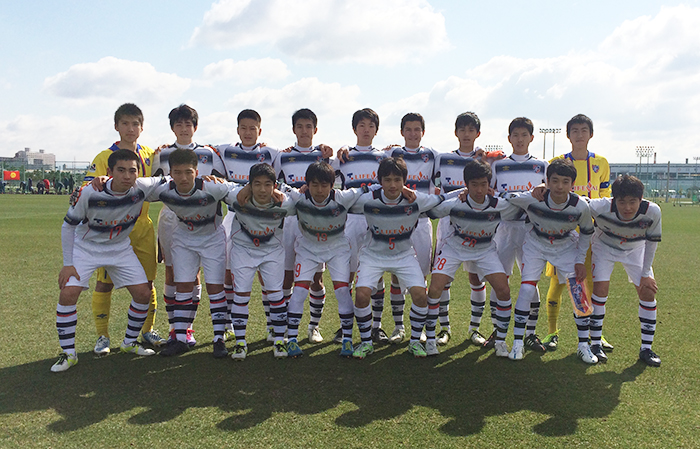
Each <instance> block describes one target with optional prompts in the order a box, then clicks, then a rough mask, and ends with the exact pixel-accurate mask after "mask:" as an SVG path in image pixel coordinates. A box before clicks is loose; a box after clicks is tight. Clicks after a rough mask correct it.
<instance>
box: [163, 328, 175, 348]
mask: <svg viewBox="0 0 700 449" xmlns="http://www.w3.org/2000/svg"><path fill="white" fill-rule="evenodd" d="M175 340H177V337H176V336H175V329H170V332H168V341H167V342H166V344H168V343H170V342H171V341H175Z"/></svg>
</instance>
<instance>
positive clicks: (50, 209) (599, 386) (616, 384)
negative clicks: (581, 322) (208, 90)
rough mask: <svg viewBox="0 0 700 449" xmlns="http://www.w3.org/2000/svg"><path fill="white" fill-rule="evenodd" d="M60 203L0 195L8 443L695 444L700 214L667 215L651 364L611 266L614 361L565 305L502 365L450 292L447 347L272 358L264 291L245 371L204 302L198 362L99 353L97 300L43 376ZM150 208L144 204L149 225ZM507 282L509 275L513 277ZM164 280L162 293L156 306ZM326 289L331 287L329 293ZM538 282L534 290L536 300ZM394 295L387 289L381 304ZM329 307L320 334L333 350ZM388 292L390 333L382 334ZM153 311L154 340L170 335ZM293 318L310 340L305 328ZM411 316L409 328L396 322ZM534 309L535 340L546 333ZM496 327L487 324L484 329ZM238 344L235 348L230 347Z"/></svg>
mask: <svg viewBox="0 0 700 449" xmlns="http://www.w3.org/2000/svg"><path fill="white" fill-rule="evenodd" d="M66 207H67V197H66V196H63V197H56V196H20V195H2V196H0V211H1V212H0V249H1V251H2V261H0V264H1V266H2V270H1V272H0V298H1V299H0V317H2V318H1V319H2V320H3V322H4V323H5V326H4V328H5V329H4V331H3V333H2V335H3V337H4V338H3V339H2V343H3V344H2V347H0V446H1V447H78V446H79V447H125V446H133V447H337V448H350V447H438V448H446V447H503V446H512V447H697V446H698V444H699V443H698V433H699V432H700V412H699V411H700V394H699V392H700V385H699V383H700V382H699V381H698V374H697V373H698V372H699V370H700V362H699V361H698V359H699V357H698V350H697V325H696V323H697V316H696V315H695V313H694V312H695V310H696V309H694V306H695V305H696V304H697V298H696V294H695V291H696V288H695V287H693V285H694V282H693V279H694V277H695V275H696V274H697V273H698V272H699V271H700V263H699V262H698V261H699V260H700V258H698V255H697V252H698V249H700V233H699V232H698V225H697V223H698V220H699V219H700V208H697V207H683V208H679V207H671V205H670V204H669V205H666V204H662V208H663V213H664V238H663V242H662V243H661V245H660V247H659V252H658V254H657V258H656V261H655V264H654V268H655V272H656V277H657V280H658V283H659V285H660V294H659V300H658V302H659V316H658V331H657V335H656V341H655V344H654V348H655V350H656V351H657V352H658V353H659V355H660V356H661V357H662V359H663V366H662V367H661V368H659V369H653V368H646V367H645V366H643V365H642V364H640V363H637V355H638V350H639V322H638V320H637V301H636V298H635V296H634V290H633V287H632V286H631V285H630V284H628V283H627V282H626V277H625V275H624V272H623V270H622V269H621V267H618V268H616V271H615V273H614V277H613V283H612V287H611V294H610V298H609V301H608V315H607V317H606V321H605V335H606V337H607V338H608V340H610V341H611V342H612V343H613V344H614V345H615V350H614V351H613V352H612V353H611V354H610V361H609V362H608V363H607V364H606V365H597V366H593V367H587V366H585V365H583V364H582V363H581V362H580V361H579V360H577V358H576V356H575V348H576V329H575V326H574V324H573V319H571V306H570V305H569V304H565V305H564V307H563V312H562V316H561V318H560V323H561V328H562V329H561V340H560V349H559V350H558V351H556V352H553V353H549V354H545V355H544V356H538V355H536V354H533V353H527V354H526V356H525V359H524V360H523V361H522V362H519V363H515V362H511V361H509V360H503V359H496V358H495V357H494V355H493V354H492V353H490V352H485V351H482V350H480V349H478V348H475V347H474V346H471V345H469V344H468V343H466V342H465V340H466V323H468V319H469V303H468V295H469V289H468V285H467V280H466V275H465V273H459V275H458V280H457V282H455V286H454V289H453V292H454V293H453V302H452V306H451V319H452V323H453V330H454V332H453V339H452V341H451V342H450V344H449V345H448V346H446V347H445V348H443V349H442V354H440V355H439V356H438V357H435V358H430V359H425V360H418V359H413V358H411V357H409V356H408V355H407V354H406V343H404V344H402V345H399V346H382V347H378V348H377V351H376V352H375V354H374V355H372V356H370V357H369V358H368V359H366V360H365V361H356V360H345V359H340V358H339V357H338V356H337V352H338V350H339V347H338V346H336V345H333V344H332V343H322V344H319V345H314V346H311V345H309V344H308V342H307V341H306V339H305V338H303V339H302V340H301V342H300V343H301V345H302V349H304V351H305V355H304V357H302V358H300V359H295V360H275V359H274V358H273V356H272V352H271V347H270V346H269V344H267V343H265V342H263V341H262V340H263V337H264V329H263V327H264V325H263V323H264V321H263V319H262V307H261V305H260V301H259V293H255V295H254V299H253V301H252V302H251V315H252V317H251V322H250V324H249V335H250V337H251V338H250V339H249V342H250V353H249V357H248V359H247V360H246V361H245V362H243V363H236V362H233V361H232V360H230V359H224V360H215V359H213V358H212V357H211V344H210V343H209V341H210V339H211V337H212V330H211V322H210V321H209V318H208V311H207V308H206V301H203V303H202V304H203V305H205V307H202V308H201V309H200V313H199V317H198V318H197V321H196V323H195V328H196V330H197V332H196V337H197V339H198V341H199V344H198V346H197V348H196V349H195V350H194V351H191V352H189V353H187V354H186V355H184V356H181V357H177V358H170V359H165V358H162V357H158V356H155V357H151V358H138V357H132V356H130V355H124V354H118V353H116V354H114V353H113V354H112V355H110V356H107V357H104V358H99V359H98V358H96V357H93V355H92V353H91V350H92V346H93V344H94V339H95V336H94V328H93V323H92V317H91V313H90V300H89V293H84V294H83V296H82V297H81V301H80V302H79V311H78V314H79V324H78V330H77V348H78V352H79V357H80V363H79V364H78V365H76V366H75V367H74V368H72V369H71V370H70V371H68V372H66V373H61V374H53V373H50V372H49V368H50V366H51V365H52V364H53V362H54V361H55V355H56V354H57V352H58V349H59V346H58V341H57V337H56V331H55V327H54V322H55V307H56V300H57V297H58V288H57V275H58V272H59V270H60V268H61V264H62V260H61V248H60V226H61V222H62V219H63V215H64V214H65V210H66ZM158 209H159V207H157V206H155V207H152V209H151V215H152V216H153V217H155V216H156V215H157V212H158ZM514 281H516V282H517V280H514ZM162 282H163V269H162V266H160V267H159V276H158V280H157V281H156V285H157V286H158V290H159V294H162ZM329 285H330V283H329ZM546 287H547V281H546V280H545V281H544V282H543V285H542V288H543V291H544V289H546ZM387 296H388V295H387ZM128 301H129V298H128V295H127V294H126V292H124V291H119V292H117V293H116V295H115V298H114V301H113V307H112V310H113V314H112V320H111V324H110V329H111V333H112V337H113V343H112V347H113V348H115V347H116V346H117V345H118V343H117V342H118V341H119V339H120V338H119V336H120V335H123V330H124V327H125V322H126V307H127V304H128ZM333 302H334V301H333V296H332V294H330V295H329V300H328V304H327V307H326V311H325V313H324V317H323V320H322V322H321V325H322V332H323V334H324V336H325V337H326V339H327V340H329V339H330V338H331V337H332V335H333V332H334V331H335V329H336V328H337V326H338V325H337V323H338V318H337V314H336V310H337V309H336V307H335V306H334V304H333ZM388 307H389V306H388V297H387V304H386V309H387V310H386V313H385V320H384V327H385V328H386V329H388V330H391V328H392V324H391V321H392V320H391V313H390V312H389V310H388ZM163 309H164V307H163V306H162V303H161V309H160V313H159V315H158V317H157V328H158V329H160V330H165V329H166V328H167V324H166V319H165V313H164V310H163ZM307 317H308V315H305V319H304V321H303V322H302V326H301V330H302V337H304V336H305V334H304V330H305V328H306V325H305V323H306V320H307V319H308V318H307ZM406 321H408V317H407V316H406ZM546 329H547V318H546V313H545V312H544V310H543V311H542V313H541V318H540V323H539V327H538V332H539V333H540V334H541V335H542V334H545V333H546ZM490 330H491V325H490V322H489V319H488V312H487V313H486V318H485V320H484V323H483V324H482V332H483V333H485V334H486V333H488V332H490ZM230 346H231V345H230V344H229V347H230Z"/></svg>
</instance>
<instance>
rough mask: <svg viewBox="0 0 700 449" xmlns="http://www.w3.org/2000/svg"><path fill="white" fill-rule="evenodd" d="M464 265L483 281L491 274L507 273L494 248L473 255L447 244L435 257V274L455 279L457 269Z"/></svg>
mask: <svg viewBox="0 0 700 449" xmlns="http://www.w3.org/2000/svg"><path fill="white" fill-rule="evenodd" d="M492 246H493V245H492ZM462 263H464V268H465V269H466V270H467V271H469V272H470V273H474V274H476V275H477V276H479V279H482V280H483V279H484V277H486V276H488V275H489V274H494V273H504V272H505V270H503V265H501V261H500V260H499V258H498V255H497V254H496V252H495V251H494V249H493V248H489V249H487V250H484V251H478V252H475V254H473V255H471V254H464V252H459V251H457V250H455V249H454V248H452V246H450V245H449V244H447V245H443V246H442V249H441V250H440V252H439V253H438V254H436V255H435V262H434V264H433V274H435V273H440V274H444V275H447V276H449V277H450V278H452V279H454V278H455V274H456V273H457V269H459V266H460V265H461V264H462Z"/></svg>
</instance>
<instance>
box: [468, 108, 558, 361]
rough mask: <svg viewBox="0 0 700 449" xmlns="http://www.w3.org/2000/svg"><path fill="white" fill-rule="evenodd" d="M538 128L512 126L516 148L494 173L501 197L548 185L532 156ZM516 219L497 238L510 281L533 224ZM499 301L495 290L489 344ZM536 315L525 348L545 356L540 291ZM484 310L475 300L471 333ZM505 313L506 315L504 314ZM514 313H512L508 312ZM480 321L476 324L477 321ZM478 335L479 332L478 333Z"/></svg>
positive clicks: (527, 123) (520, 120)
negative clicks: (539, 321)
mask: <svg viewBox="0 0 700 449" xmlns="http://www.w3.org/2000/svg"><path fill="white" fill-rule="evenodd" d="M533 130H534V126H533V124H532V121H531V120H530V119H528V118H526V117H517V118H515V119H513V121H511V122H510V125H509V126H508V142H510V144H511V145H512V147H513V154H511V155H510V156H508V157H507V158H506V159H501V160H498V161H495V162H493V164H492V166H491V169H492V172H493V177H492V178H491V187H492V188H493V189H494V191H495V192H496V193H497V194H505V193H509V192H526V191H529V190H531V189H532V188H533V187H535V186H538V185H540V184H544V183H545V181H546V176H545V173H546V171H547V162H545V161H540V160H538V159H537V158H535V157H534V156H533V155H531V154H530V153H529V151H528V148H529V146H530V143H531V142H532V139H533V138H534V136H533V134H532V133H533ZM511 218H513V219H510V220H503V221H502V222H501V224H500V225H499V226H498V231H497V232H496V236H495V237H494V241H495V242H496V249H497V251H498V257H499V259H500V260H501V263H502V264H503V268H504V269H505V273H506V275H507V276H508V277H510V276H511V275H512V274H513V263H517V265H518V267H520V266H521V263H522V260H523V243H524V241H525V235H526V234H527V232H528V231H529V230H530V224H529V223H526V221H525V218H526V216H525V213H524V212H522V213H520V214H518V215H517V216H515V217H511ZM497 302H498V298H497V297H496V291H495V290H493V289H492V290H491V298H490V308H491V320H492V321H493V322H494V333H493V334H491V337H489V338H488V340H489V341H490V340H492V339H494V338H495V337H496V334H497V330H496V329H497V328H498V327H499V326H498V317H499V313H498V311H497V308H498V304H497ZM531 307H532V310H535V312H534V313H532V311H531V313H530V316H529V318H528V322H527V328H526V331H525V332H526V335H525V340H524V342H525V347H527V348H529V349H531V350H535V351H539V352H544V351H545V347H544V346H543V345H542V342H541V341H540V339H539V337H538V336H537V334H536V333H535V326H536V324H537V316H538V312H539V307H540V296H539V290H535V296H534V297H533V300H532V303H531ZM483 310H484V303H478V302H474V301H473V300H472V323H470V332H471V331H472V328H474V329H478V319H479V318H480V317H481V312H482V311H483ZM502 312H503V313H505V312H506V311H502ZM508 313H510V311H508ZM475 317H476V318H477V320H474V318H475ZM476 332H478V330H476Z"/></svg>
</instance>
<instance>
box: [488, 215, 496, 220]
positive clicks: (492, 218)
mask: <svg viewBox="0 0 700 449" xmlns="http://www.w3.org/2000/svg"><path fill="white" fill-rule="evenodd" d="M488 219H489V221H494V220H495V219H496V214H488Z"/></svg>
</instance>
